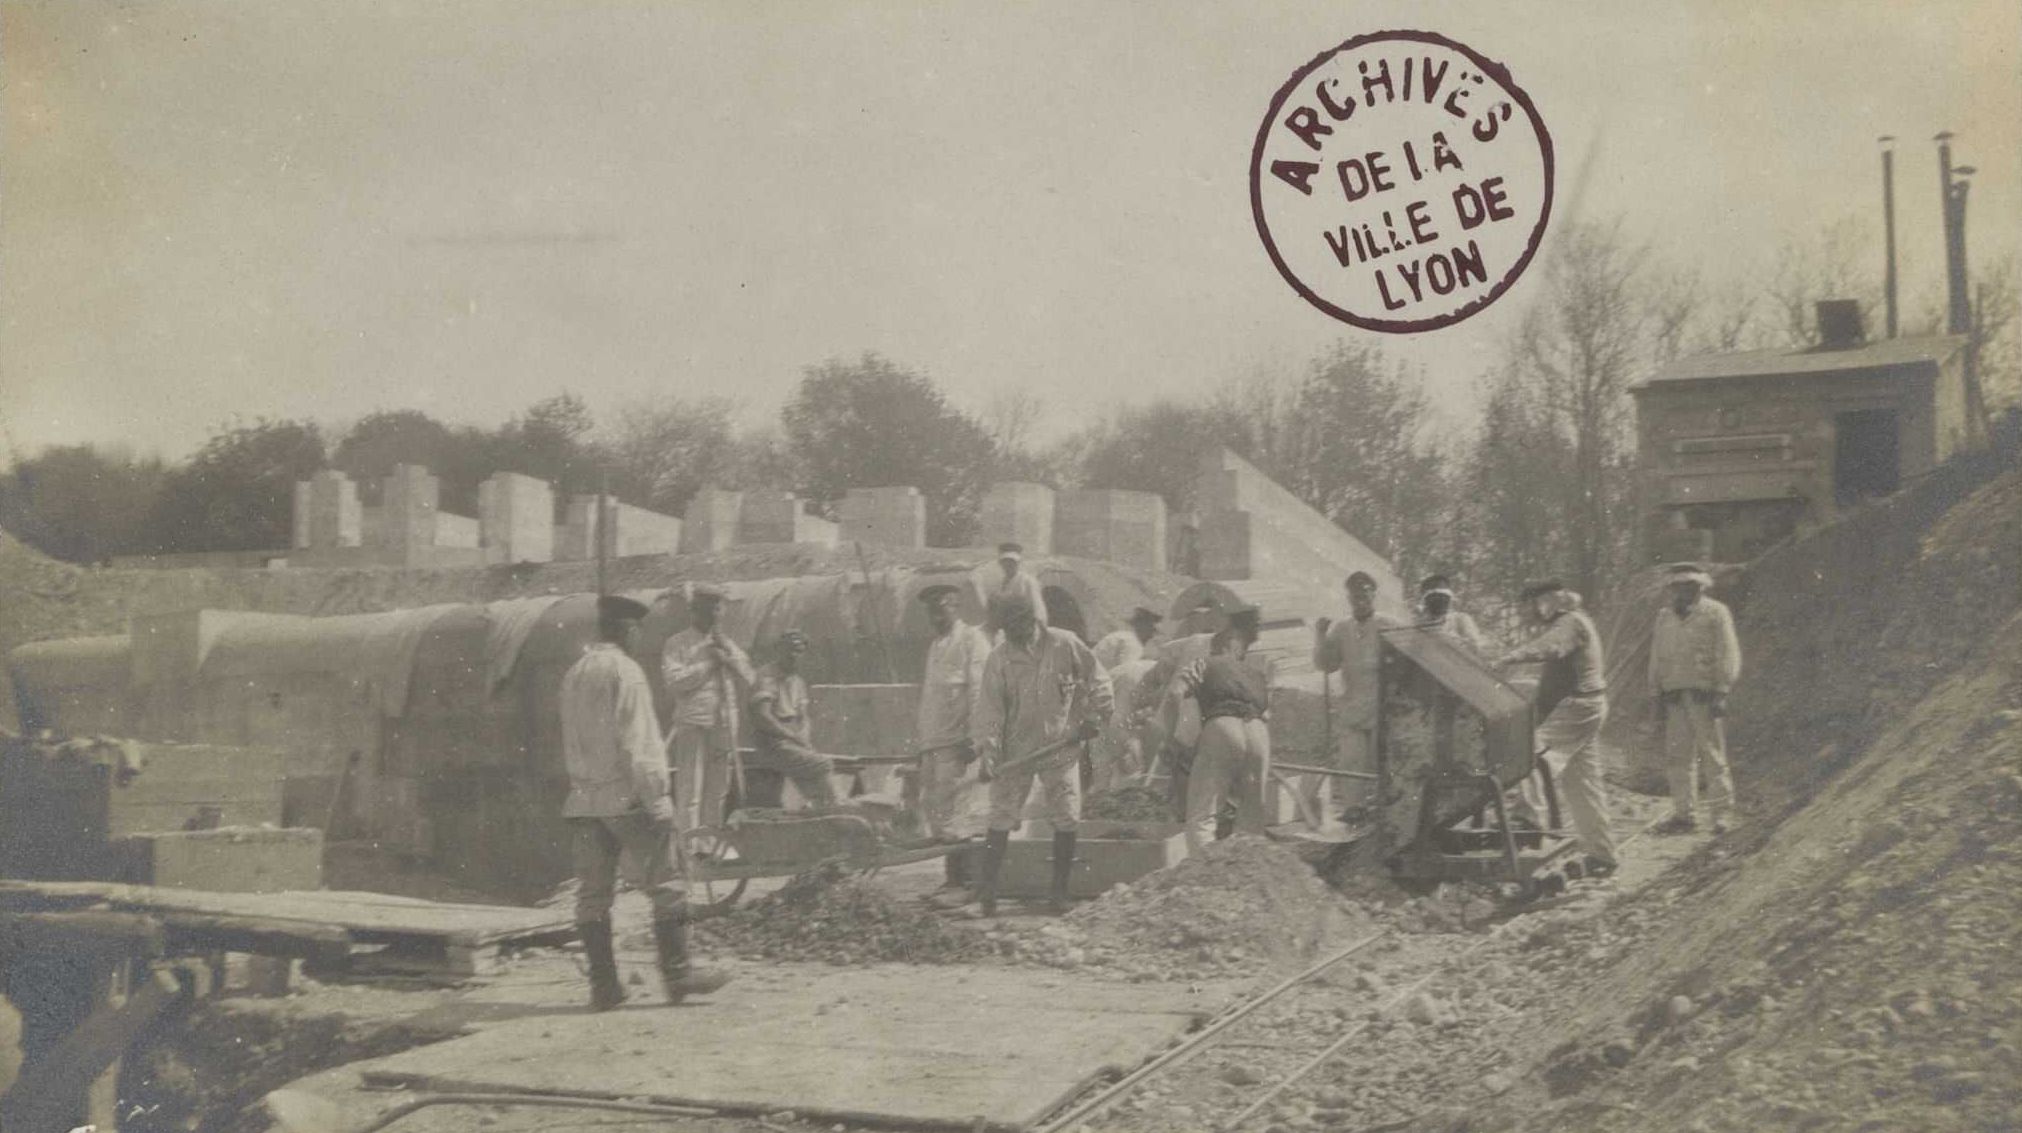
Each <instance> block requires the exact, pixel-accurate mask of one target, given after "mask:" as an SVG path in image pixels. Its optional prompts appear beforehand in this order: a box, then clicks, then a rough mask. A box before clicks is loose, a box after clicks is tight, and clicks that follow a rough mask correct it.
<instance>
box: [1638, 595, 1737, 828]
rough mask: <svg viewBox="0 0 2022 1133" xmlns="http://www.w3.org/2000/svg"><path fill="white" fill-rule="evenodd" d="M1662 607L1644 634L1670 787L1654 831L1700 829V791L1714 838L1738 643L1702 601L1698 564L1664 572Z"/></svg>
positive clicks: (1724, 798)
mask: <svg viewBox="0 0 2022 1133" xmlns="http://www.w3.org/2000/svg"><path fill="white" fill-rule="evenodd" d="M1666 581H1667V589H1668V590H1669V592H1670V595H1669V596H1670V602H1669V604H1668V605H1667V606H1666V607H1665V608H1664V609H1663V610H1661V611H1659V612H1658V614H1657V625H1656V628H1655V630H1654V631H1653V632H1652V633H1651V635H1650V688H1651V690H1652V691H1653V692H1654V693H1655V694H1656V696H1657V699H1658V706H1657V708H1658V712H1659V713H1660V714H1661V715H1662V718H1663V721H1664V775H1665V778H1666V779H1668V780H1669V782H1670V785H1671V816H1670V817H1669V818H1667V819H1665V820H1664V821H1663V822H1661V823H1659V824H1658V825H1657V827H1656V829H1657V832H1658V833H1660V834H1688V833H1691V832H1692V831H1693V830H1696V829H1697V828H1698V825H1699V820H1698V814H1697V813H1696V811H1697V804H1698V802H1699V797H1700V788H1701V786H1702V785H1703V786H1704V788H1705V798H1706V810H1707V813H1708V817H1710V818H1711V819H1712V820H1713V831H1714V833H1716V834H1717V833H1724V832H1725V831H1726V829H1727V820H1728V816H1729V815H1730V814H1732V813H1733V807H1734V776H1733V773H1732V772H1731V771H1729V769H1728V766H1727V732H1726V724H1725V722H1724V721H1725V719H1726V716H1727V694H1728V692H1729V691H1731V690H1732V689H1733V688H1734V682H1735V681H1737V680H1739V679H1740V678H1741V641H1740V639H1739V638H1737V637H1736V636H1735V634H1734V615H1733V614H1731V613H1729V612H1728V610H1727V607H1726V605H1724V604H1723V603H1721V602H1719V601H1717V600H1715V599H1713V598H1709V597H1707V596H1706V590H1707V588H1709V587H1710V586H1712V585H1713V578H1712V576H1711V575H1709V574H1707V573H1706V571H1705V570H1704V569H1703V568H1701V567H1700V566H1699V565H1698V564H1697V563H1674V564H1672V565H1671V566H1670V567H1669V568H1668V569H1667V579H1666Z"/></svg>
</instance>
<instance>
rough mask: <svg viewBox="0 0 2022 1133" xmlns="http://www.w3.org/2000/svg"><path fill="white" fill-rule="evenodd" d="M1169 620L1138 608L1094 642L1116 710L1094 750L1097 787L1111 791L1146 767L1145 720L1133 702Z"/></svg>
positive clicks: (1152, 665) (1094, 781)
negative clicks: (1154, 642) (1153, 648)
mask: <svg viewBox="0 0 2022 1133" xmlns="http://www.w3.org/2000/svg"><path fill="white" fill-rule="evenodd" d="M1164 620H1165V619H1164V618H1163V617H1161V616H1159V615H1158V614H1157V613H1156V612H1154V611H1152V610H1150V609H1147V608H1146V607H1143V606H1139V607H1137V608H1136V609H1134V610H1132V611H1131V612H1130V620H1129V622H1128V623H1127V624H1126V625H1125V626H1124V628H1122V629H1119V630H1115V631H1113V632H1111V633H1108V634H1106V635H1104V636H1103V638H1102V640H1101V641H1098V642H1096V643H1095V659H1096V660H1097V661H1098V662H1100V663H1101V664H1102V668H1103V671H1104V672H1107V673H1108V674H1109V680H1110V686H1111V689H1112V690H1113V692H1114V694H1115V697H1116V710H1115V711H1114V712H1112V713H1111V714H1110V718H1109V723H1108V724H1106V725H1104V726H1103V731H1102V735H1101V736H1100V737H1098V738H1097V740H1096V742H1095V745H1094V747H1093V749H1092V751H1091V762H1092V763H1093V764H1094V768H1093V770H1094V777H1093V779H1092V780H1091V782H1090V783H1089V786H1090V787H1091V788H1092V789H1093V790H1096V791H1107V790H1110V789H1112V788H1114V787H1117V786H1120V785H1122V783H1123V782H1124V781H1125V780H1127V779H1129V778H1131V777H1132V776H1134V775H1136V774H1137V773H1138V772H1139V771H1141V770H1142V769H1143V767H1144V747H1143V741H1142V737H1141V735H1140V734H1139V733H1140V730H1141V729H1140V728H1139V724H1140V722H1141V718H1140V717H1139V716H1138V715H1137V713H1136V711H1135V706H1134V702H1135V700H1136V697H1137V686H1138V682H1139V681H1141V680H1143V679H1144V675H1145V674H1146V673H1147V672H1149V671H1151V669H1152V668H1153V667H1154V666H1155V665H1156V664H1157V661H1156V660H1155V659H1153V658H1150V657H1148V656H1147V655H1146V650H1147V648H1149V647H1150V645H1151V643H1152V640H1153V639H1154V638H1156V637H1157V636H1158V627H1159V623H1160V622H1162V621H1164Z"/></svg>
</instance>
